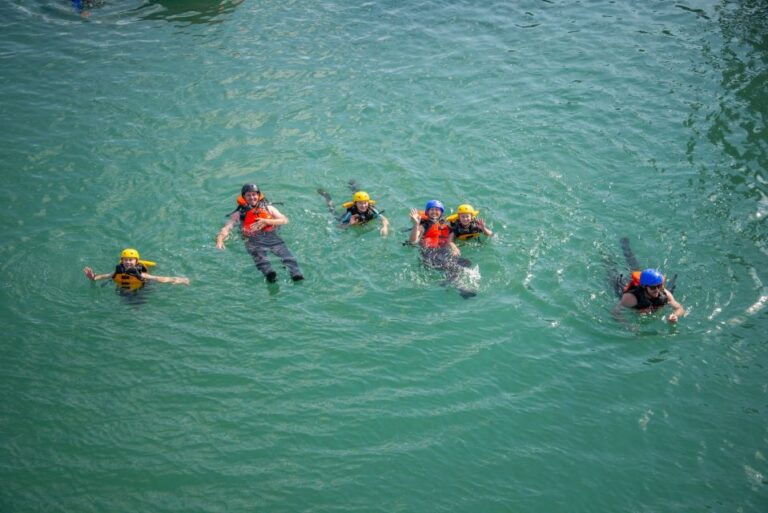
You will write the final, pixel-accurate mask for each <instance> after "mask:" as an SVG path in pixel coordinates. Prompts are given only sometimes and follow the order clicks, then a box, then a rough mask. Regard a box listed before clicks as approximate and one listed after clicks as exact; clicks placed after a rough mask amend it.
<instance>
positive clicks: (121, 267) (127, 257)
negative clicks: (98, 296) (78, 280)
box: [83, 248, 189, 290]
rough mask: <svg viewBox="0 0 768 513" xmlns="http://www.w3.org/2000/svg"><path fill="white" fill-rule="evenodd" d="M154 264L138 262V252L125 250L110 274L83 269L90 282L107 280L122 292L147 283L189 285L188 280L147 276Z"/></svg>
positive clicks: (143, 261)
mask: <svg viewBox="0 0 768 513" xmlns="http://www.w3.org/2000/svg"><path fill="white" fill-rule="evenodd" d="M155 265H156V264H155V262H150V261H149V260H140V256H139V252H138V251H136V250H135V249H133V248H126V249H124V250H123V252H122V253H120V262H119V263H118V264H117V266H115V271H114V272H112V273H105V274H96V273H95V272H93V269H91V268H90V267H86V268H85V269H83V273H85V277H86V278H88V279H89V280H91V281H99V280H105V279H107V278H109V279H111V280H112V281H114V282H115V284H117V286H118V288H120V289H123V290H136V289H139V288H141V287H143V286H144V284H145V283H146V282H148V281H157V282H160V283H172V284H175V285H189V278H177V277H173V276H155V275H153V274H149V270H148V268H149V267H154V266H155Z"/></svg>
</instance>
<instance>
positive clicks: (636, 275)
mask: <svg viewBox="0 0 768 513" xmlns="http://www.w3.org/2000/svg"><path fill="white" fill-rule="evenodd" d="M640 274H642V272H641V271H632V279H631V280H629V283H627V285H626V286H625V287H624V292H629V291H630V290H632V289H636V288H637V287H639V286H640Z"/></svg>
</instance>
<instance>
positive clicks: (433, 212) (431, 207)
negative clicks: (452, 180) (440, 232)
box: [424, 200, 445, 220]
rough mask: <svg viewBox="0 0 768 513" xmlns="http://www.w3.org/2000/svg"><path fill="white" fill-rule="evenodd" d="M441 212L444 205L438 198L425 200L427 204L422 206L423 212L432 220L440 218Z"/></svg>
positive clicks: (443, 209) (443, 210)
mask: <svg viewBox="0 0 768 513" xmlns="http://www.w3.org/2000/svg"><path fill="white" fill-rule="evenodd" d="M443 212H445V207H444V206H443V204H442V202H440V201H438V200H430V201H427V204H426V205H425V206H424V213H425V214H426V215H427V217H428V218H430V219H432V220H437V219H440V218H441V217H442V216H443Z"/></svg>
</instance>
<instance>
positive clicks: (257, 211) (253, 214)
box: [243, 203, 275, 235]
mask: <svg viewBox="0 0 768 513" xmlns="http://www.w3.org/2000/svg"><path fill="white" fill-rule="evenodd" d="M274 218H275V216H273V215H272V214H271V213H270V211H269V209H268V208H267V207H266V206H262V204H261V203H259V204H258V205H256V207H255V208H252V209H250V210H248V211H247V212H246V213H245V217H244V218H243V234H244V235H253V233H252V232H251V227H252V225H253V224H254V223H255V222H256V221H258V220H259V219H274ZM274 229H275V227H274V226H272V225H267V226H265V227H264V228H262V229H261V230H259V231H262V232H271V231H272V230H274Z"/></svg>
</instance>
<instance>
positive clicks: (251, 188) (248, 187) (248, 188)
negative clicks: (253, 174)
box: [240, 183, 261, 196]
mask: <svg viewBox="0 0 768 513" xmlns="http://www.w3.org/2000/svg"><path fill="white" fill-rule="evenodd" d="M246 192H261V191H259V186H258V185H256V184H255V183H247V184H245V185H243V188H242V189H240V195H241V196H243V195H245V193H246Z"/></svg>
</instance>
